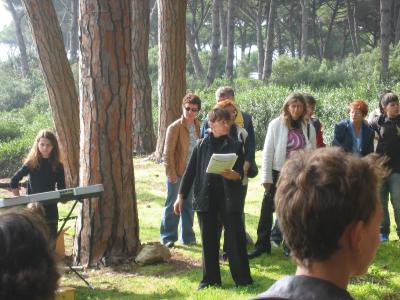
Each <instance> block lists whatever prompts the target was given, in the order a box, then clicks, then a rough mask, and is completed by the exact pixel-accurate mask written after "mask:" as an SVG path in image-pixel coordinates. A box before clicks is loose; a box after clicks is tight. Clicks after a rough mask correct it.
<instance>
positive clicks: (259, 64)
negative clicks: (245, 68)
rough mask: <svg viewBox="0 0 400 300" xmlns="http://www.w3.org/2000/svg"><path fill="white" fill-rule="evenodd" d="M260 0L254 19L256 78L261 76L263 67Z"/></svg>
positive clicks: (261, 4)
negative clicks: (256, 52) (256, 51)
mask: <svg viewBox="0 0 400 300" xmlns="http://www.w3.org/2000/svg"><path fill="white" fill-rule="evenodd" d="M262 6H263V3H262V1H259V2H258V12H257V19H256V37H257V49H258V54H257V60H258V61H257V71H258V79H261V78H262V73H263V68H264V56H265V54H264V37H263V33H262V31H263V30H262V29H263V28H262V22H263V19H262V17H263V14H262Z"/></svg>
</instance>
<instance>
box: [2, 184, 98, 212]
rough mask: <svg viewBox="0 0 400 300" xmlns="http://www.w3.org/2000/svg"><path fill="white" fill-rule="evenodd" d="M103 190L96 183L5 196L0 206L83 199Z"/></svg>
mask: <svg viewBox="0 0 400 300" xmlns="http://www.w3.org/2000/svg"><path fill="white" fill-rule="evenodd" d="M103 191H104V187H103V185H102V184H94V185H88V186H80V187H76V188H69V189H64V190H56V191H51V192H45V193H38V194H31V195H26V196H19V197H14V198H4V199H0V208H4V207H12V206H18V205H24V204H29V203H32V202H41V203H42V204H50V203H57V202H59V201H68V200H82V199H85V198H90V197H94V196H99V195H101V194H102V193H103Z"/></svg>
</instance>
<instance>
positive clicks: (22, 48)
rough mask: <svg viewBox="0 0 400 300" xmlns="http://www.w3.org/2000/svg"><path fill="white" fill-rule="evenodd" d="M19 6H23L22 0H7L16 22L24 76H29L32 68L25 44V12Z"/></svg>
mask: <svg viewBox="0 0 400 300" xmlns="http://www.w3.org/2000/svg"><path fill="white" fill-rule="evenodd" d="M17 6H19V7H20V8H22V7H21V1H20V0H18V1H17V2H16V3H15V4H14V3H13V1H12V0H6V8H7V10H8V11H9V12H10V13H11V16H12V18H13V22H14V27H15V34H16V37H17V44H18V50H19V55H20V58H21V71H22V76H23V77H25V78H28V77H29V76H30V75H31V70H30V68H29V63H28V54H27V52H26V45H25V40H24V35H23V34H22V24H21V22H22V18H23V17H24V15H25V12H24V11H23V10H22V9H17Z"/></svg>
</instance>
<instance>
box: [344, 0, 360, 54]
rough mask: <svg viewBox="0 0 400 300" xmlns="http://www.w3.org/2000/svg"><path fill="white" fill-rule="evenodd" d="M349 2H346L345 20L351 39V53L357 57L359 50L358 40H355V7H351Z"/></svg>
mask: <svg viewBox="0 0 400 300" xmlns="http://www.w3.org/2000/svg"><path fill="white" fill-rule="evenodd" d="M350 1H351V0H346V5H347V20H348V22H349V33H350V38H351V44H352V46H353V53H354V55H357V54H358V53H360V49H359V48H358V38H357V32H356V26H355V19H354V16H355V14H354V9H355V5H354V7H353V5H352V3H351V2H350Z"/></svg>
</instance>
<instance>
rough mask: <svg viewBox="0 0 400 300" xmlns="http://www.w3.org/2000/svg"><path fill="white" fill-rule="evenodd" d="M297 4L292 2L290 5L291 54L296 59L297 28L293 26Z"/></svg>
mask: <svg viewBox="0 0 400 300" xmlns="http://www.w3.org/2000/svg"><path fill="white" fill-rule="evenodd" d="M295 5H296V4H295V2H294V1H292V2H291V4H290V11H289V36H290V40H289V43H290V44H289V45H290V53H291V56H292V57H293V58H294V57H296V43H295V36H296V35H295V28H294V25H293V19H294V16H293V14H294V9H295ZM299 54H300V53H299Z"/></svg>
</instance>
